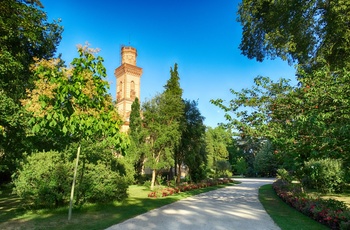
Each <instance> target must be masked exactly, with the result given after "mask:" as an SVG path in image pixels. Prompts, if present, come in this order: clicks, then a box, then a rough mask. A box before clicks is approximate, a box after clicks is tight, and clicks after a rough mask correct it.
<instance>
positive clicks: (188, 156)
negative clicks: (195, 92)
mask: <svg viewBox="0 0 350 230" xmlns="http://www.w3.org/2000/svg"><path fill="white" fill-rule="evenodd" d="M197 106H198V103H197V102H196V101H190V100H185V113H184V114H185V116H184V118H185V119H184V120H183V122H182V123H181V131H182V134H181V141H180V144H179V147H178V148H177V152H176V160H177V163H178V170H177V174H178V175H181V166H182V165H183V164H185V165H186V166H187V167H188V168H189V175H190V176H191V179H194V180H196V181H197V180H198V179H203V178H201V176H200V175H204V172H200V170H203V171H204V170H205V169H204V164H205V161H206V157H205V155H203V151H202V147H203V145H204V144H205V142H204V137H205V125H204V124H203V121H204V117H203V116H202V115H201V113H200V111H199V109H198V107H197ZM177 182H178V183H179V182H180V176H178V177H177Z"/></svg>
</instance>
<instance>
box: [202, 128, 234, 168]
mask: <svg viewBox="0 0 350 230" xmlns="http://www.w3.org/2000/svg"><path fill="white" fill-rule="evenodd" d="M231 141H232V137H231V134H230V133H229V132H228V131H227V130H225V128H224V127H222V126H218V127H216V128H211V127H208V128H207V130H206V134H205V143H206V152H207V157H208V168H209V169H210V170H213V171H214V174H215V175H216V173H217V169H216V164H217V162H218V161H221V160H228V156H229V152H228V149H227V147H228V146H229V145H230V143H231Z"/></svg>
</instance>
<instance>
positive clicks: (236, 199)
mask: <svg viewBox="0 0 350 230" xmlns="http://www.w3.org/2000/svg"><path fill="white" fill-rule="evenodd" d="M236 180H237V181H241V182H242V183H241V184H239V185H235V186H229V187H226V188H222V189H218V190H215V191H211V192H207V193H202V194H199V195H197V196H193V197H190V198H187V199H184V200H181V201H178V202H175V203H172V204H169V205H166V206H163V207H161V208H158V209H154V210H152V211H150V212H147V213H145V214H142V215H139V216H136V217H134V218H131V219H129V220H126V221H124V222H122V223H120V224H116V225H113V226H111V227H109V228H108V229H107V230H131V229H135V230H139V229H147V230H148V229H152V230H153V229H159V230H180V229H181V230H191V229H196V230H206V229H207V230H226V229H234V230H235V229H237V230H254V229H256V230H265V229H270V230H275V229H276V230H277V229H280V228H279V227H278V226H277V225H276V224H275V223H274V222H273V220H272V219H271V218H270V216H269V215H268V214H267V213H266V211H265V210H264V208H263V206H262V205H261V203H260V202H259V199H258V189H259V187H260V186H262V185H264V184H269V183H272V182H273V179H249V178H242V179H236Z"/></svg>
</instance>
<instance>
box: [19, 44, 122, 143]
mask: <svg viewBox="0 0 350 230" xmlns="http://www.w3.org/2000/svg"><path fill="white" fill-rule="evenodd" d="M78 52H79V56H80V57H79V58H75V59H74V60H73V61H72V63H71V68H65V67H63V66H62V62H61V61H60V60H59V59H50V60H37V63H36V64H35V65H33V66H32V69H33V71H34V73H35V76H36V78H37V80H36V81H35V88H34V89H33V90H27V99H24V100H22V103H23V105H24V106H26V109H27V111H29V112H30V113H31V114H32V116H33V117H32V119H31V120H30V124H31V125H32V127H33V128H32V131H33V132H34V133H37V132H39V131H41V130H47V132H48V135H60V134H61V135H66V136H69V137H70V138H71V139H72V140H78V141H79V140H81V139H84V138H92V139H98V138H100V139H101V138H102V139H105V138H108V139H110V140H112V141H114V144H115V145H116V146H117V147H120V148H121V150H123V149H124V148H125V147H126V146H124V145H125V140H123V138H122V134H121V133H120V132H119V127H120V125H121V119H120V117H119V115H118V113H117V111H116V109H115V108H114V106H113V103H112V99H111V96H110V95H109V94H107V88H108V87H109V85H108V83H107V81H105V80H103V78H105V77H106V70H105V68H104V66H103V59H102V58H101V57H95V56H94V53H95V52H96V50H94V49H91V48H89V47H88V46H79V47H78Z"/></svg>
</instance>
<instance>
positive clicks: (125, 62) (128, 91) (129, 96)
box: [114, 46, 142, 132]
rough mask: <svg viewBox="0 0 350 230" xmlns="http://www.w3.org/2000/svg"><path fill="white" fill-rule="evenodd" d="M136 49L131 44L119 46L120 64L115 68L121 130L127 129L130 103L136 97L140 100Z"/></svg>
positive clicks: (140, 69)
mask: <svg viewBox="0 0 350 230" xmlns="http://www.w3.org/2000/svg"><path fill="white" fill-rule="evenodd" d="M136 58H137V50H136V49H135V48H134V47H131V46H122V47H121V64H120V66H119V67H118V68H116V69H115V71H114V75H115V77H116V78H117V91H116V92H117V108H118V112H119V114H120V115H121V116H122V118H123V120H124V125H123V126H122V131H124V132H126V131H127V130H128V129H129V117H130V112H131V105H132V103H133V102H134V100H135V98H136V97H137V98H138V99H139V100H140V82H141V75H142V68H140V67H137V66H136Z"/></svg>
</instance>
